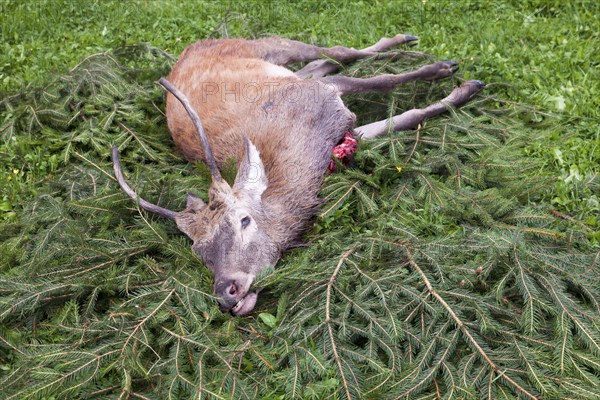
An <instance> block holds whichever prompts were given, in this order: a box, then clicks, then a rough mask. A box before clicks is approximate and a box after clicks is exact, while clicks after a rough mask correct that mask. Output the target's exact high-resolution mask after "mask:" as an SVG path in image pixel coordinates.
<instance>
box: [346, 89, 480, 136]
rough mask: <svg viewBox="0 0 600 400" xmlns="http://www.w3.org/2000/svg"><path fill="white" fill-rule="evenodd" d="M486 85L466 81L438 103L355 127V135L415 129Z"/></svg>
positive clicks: (467, 99) (461, 103) (460, 104)
mask: <svg viewBox="0 0 600 400" xmlns="http://www.w3.org/2000/svg"><path fill="white" fill-rule="evenodd" d="M484 87H485V84H484V83H483V82H481V81H476V80H471V81H466V82H464V83H463V84H462V85H460V86H458V87H456V88H454V90H453V91H452V93H450V94H449V95H448V96H447V97H446V98H444V99H443V100H441V101H439V102H437V103H434V104H431V105H429V106H427V107H425V108H415V109H412V110H409V111H406V112H404V113H402V114H400V115H396V116H395V117H392V118H391V119H388V120H383V121H377V122H373V123H371V124H367V125H363V126H359V127H358V128H355V129H354V132H355V135H356V136H358V137H361V138H363V139H372V138H375V137H378V136H381V135H383V134H385V133H387V132H390V131H392V132H397V131H406V130H409V129H414V128H416V127H417V126H418V125H419V124H420V123H421V122H423V120H425V119H427V118H432V117H435V116H436V115H439V114H441V113H443V112H445V111H447V110H448V109H450V108H456V107H460V106H462V105H463V104H465V103H466V102H467V101H469V100H470V99H471V98H473V96H475V95H476V94H477V93H479V91H480V90H481V89H483V88H484Z"/></svg>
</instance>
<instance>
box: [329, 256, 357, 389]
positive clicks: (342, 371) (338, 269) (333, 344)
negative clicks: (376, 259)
mask: <svg viewBox="0 0 600 400" xmlns="http://www.w3.org/2000/svg"><path fill="white" fill-rule="evenodd" d="M354 249H355V248H354V247H353V248H351V249H350V250H348V251H346V252H345V253H344V254H343V255H342V257H341V258H340V261H339V262H338V264H337V266H336V267H335V270H334V271H333V274H332V275H331V277H330V278H329V281H328V282H327V299H326V302H325V323H326V324H327V330H328V332H329V339H330V340H331V350H332V351H333V357H334V358H335V362H336V364H337V367H338V370H339V371H340V375H341V377H342V383H343V385H344V391H345V392H346V398H348V399H351V398H352V396H351V395H350V389H349V388H348V382H347V380H346V375H345V374H344V370H343V369H342V362H341V360H340V356H339V354H338V352H337V347H336V345H335V341H334V340H333V329H332V327H331V311H330V307H331V288H332V286H333V283H334V282H335V278H336V277H337V274H338V273H339V271H340V268H341V267H342V265H343V264H344V261H346V259H347V258H348V257H350V254H352V252H354Z"/></svg>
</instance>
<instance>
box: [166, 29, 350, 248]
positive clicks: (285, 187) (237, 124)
mask: <svg viewBox="0 0 600 400" xmlns="http://www.w3.org/2000/svg"><path fill="white" fill-rule="evenodd" d="M208 43H209V44H208V45H206V43H205V42H201V43H199V44H196V45H194V46H190V47H189V48H188V49H186V50H185V51H184V53H183V54H182V55H181V58H180V60H179V62H178V63H177V65H175V67H174V68H173V70H172V71H171V74H170V75H169V77H168V78H167V79H168V80H169V81H170V82H171V83H172V84H173V85H174V86H176V87H178V88H179V89H180V90H181V91H182V92H183V93H185V94H186V95H187V97H188V99H189V101H190V103H191V105H192V107H194V109H196V110H197V111H198V113H199V116H200V119H201V120H202V124H203V125H204V130H205V132H206V136H207V138H208V141H209V143H210V145H211V148H212V149H213V153H214V156H215V160H216V163H217V165H218V167H220V168H221V167H223V166H224V164H225V163H226V162H227V161H228V160H229V159H231V158H233V159H236V160H242V158H243V155H244V151H245V150H244V140H243V139H244V138H245V137H246V138H248V139H249V140H250V141H251V142H252V143H253V144H254V145H255V146H256V148H257V150H258V152H259V154H260V159H261V161H262V164H263V166H264V169H265V172H266V178H267V181H268V182H269V183H268V186H267V189H266V191H265V192H264V193H263V195H262V202H263V205H264V207H265V209H266V213H267V215H268V216H272V218H269V221H268V222H267V223H266V224H265V229H267V230H268V231H269V235H270V236H271V237H272V238H273V239H274V240H275V241H276V242H277V243H278V247H279V248H280V249H281V250H282V251H284V250H285V249H287V248H288V247H290V246H291V245H293V244H294V243H295V242H296V241H297V240H298V238H299V236H300V235H301V234H302V232H303V231H305V230H306V228H307V227H308V224H309V223H310V218H307V215H308V216H312V215H314V212H315V211H316V209H317V208H318V205H319V200H318V193H319V190H320V187H321V182H322V179H323V172H324V171H325V170H326V168H327V166H328V164H329V160H330V159H331V150H332V149H333V147H334V146H335V145H336V144H337V143H338V142H339V141H340V140H341V139H342V138H343V136H344V134H345V133H346V132H349V131H350V130H351V129H352V128H353V125H354V114H352V113H351V112H350V111H349V110H348V109H347V108H346V107H345V106H344V103H343V102H342V100H341V98H340V97H339V96H338V95H337V93H334V92H332V90H331V89H330V88H328V87H327V86H326V85H325V84H323V83H322V82H319V81H316V80H302V79H300V78H299V77H297V76H296V75H295V74H294V73H293V72H292V71H290V70H288V69H286V68H284V67H281V66H278V65H274V64H272V63H270V62H268V61H265V60H262V59H257V58H250V57H251V56H252V54H251V53H250V51H249V50H248V48H247V46H248V42H245V41H243V42H241V45H240V41H238V40H224V41H219V44H218V45H212V46H211V45H210V43H211V42H208ZM244 44H246V46H244ZM223 54H225V55H223ZM167 121H168V126H169V130H170V131H171V135H172V137H173V140H174V142H175V144H176V145H177V147H178V148H179V149H180V150H181V151H182V153H183V154H184V155H185V157H186V158H187V159H188V160H190V161H195V160H204V161H205V158H204V152H203V149H202V146H201V144H200V141H199V139H198V134H197V133H196V130H195V128H194V126H193V124H192V122H191V121H190V118H189V116H188V115H187V113H186V111H185V110H184V108H183V107H182V106H181V104H180V103H179V102H178V101H177V99H175V98H174V97H173V96H167Z"/></svg>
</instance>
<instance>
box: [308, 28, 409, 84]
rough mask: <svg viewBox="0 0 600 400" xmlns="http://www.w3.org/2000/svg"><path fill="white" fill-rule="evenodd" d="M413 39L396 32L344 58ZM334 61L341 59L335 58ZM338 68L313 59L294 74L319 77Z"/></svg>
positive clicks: (365, 54) (326, 62)
mask: <svg viewBox="0 0 600 400" xmlns="http://www.w3.org/2000/svg"><path fill="white" fill-rule="evenodd" d="M415 40H417V38H416V37H414V36H410V35H402V34H398V35H396V36H394V37H392V38H381V39H379V41H378V42H377V43H375V44H374V45H372V46H369V47H367V48H364V49H362V50H360V51H361V53H362V54H359V56H360V57H357V58H354V59H351V60H346V61H347V62H348V61H356V60H358V59H359V58H364V57H367V56H368V55H369V54H374V53H379V52H382V51H387V50H389V49H392V48H394V47H398V46H400V45H402V44H406V43H410V42H414V41H415ZM355 55H356V54H355ZM336 61H341V60H337V59H336ZM338 69H339V65H337V64H335V63H333V62H331V61H328V60H315V61H312V62H310V63H308V64H307V65H306V66H304V68H302V69H300V70H298V71H296V75H298V76H299V77H300V78H302V79H304V78H308V77H312V78H321V77H323V76H325V75H329V74H332V73H334V72H337V70H338Z"/></svg>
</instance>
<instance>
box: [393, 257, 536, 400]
mask: <svg viewBox="0 0 600 400" xmlns="http://www.w3.org/2000/svg"><path fill="white" fill-rule="evenodd" d="M404 250H405V251H406V254H407V256H408V260H409V262H410V265H411V267H412V268H414V269H415V270H416V271H417V272H418V274H419V276H420V277H421V280H422V281H423V283H424V284H425V287H426V288H427V291H428V293H429V294H430V295H431V296H433V297H435V299H436V300H437V301H438V302H439V303H440V304H441V305H442V306H443V307H444V309H445V310H446V312H447V313H448V315H449V316H450V318H452V320H454V322H455V323H456V325H457V326H458V328H459V329H460V330H461V331H462V332H463V334H464V335H465V337H466V338H467V340H468V341H469V343H470V344H471V345H472V346H473V347H474V348H475V349H476V350H477V353H479V355H480V356H481V357H482V358H483V359H484V360H485V362H486V363H487V364H488V365H489V366H490V368H491V369H492V370H493V372H494V373H495V374H497V376H498V377H502V378H503V379H504V380H506V381H507V382H508V383H510V384H511V385H512V386H513V387H514V388H515V389H516V390H517V392H518V393H521V394H523V395H525V396H527V397H529V398H530V399H533V400H537V398H538V397H537V395H534V394H532V393H530V392H529V391H528V390H526V389H525V388H523V387H522V386H521V385H520V384H519V383H517V382H516V381H515V380H514V379H513V378H511V377H510V376H508V375H507V374H506V373H505V372H503V371H501V370H500V368H498V366H497V365H496V363H494V361H492V359H491V358H490V356H489V355H488V354H487V352H486V351H485V350H484V349H483V348H482V347H481V346H480V345H479V343H478V342H477V340H476V339H475V337H474V336H473V334H472V333H471V332H470V330H469V329H468V328H467V326H466V325H465V324H464V322H463V321H462V320H461V319H460V318H459V317H458V315H456V313H455V312H454V310H453V309H452V307H450V305H449V304H448V303H447V302H446V301H445V300H444V298H443V297H442V296H440V294H439V293H438V292H437V291H436V290H435V289H434V288H433V285H432V284H431V282H430V281H429V279H428V278H427V275H425V273H424V272H423V270H422V269H421V267H419V265H418V264H417V263H416V262H415V260H414V257H413V255H412V254H411V251H410V250H409V249H408V248H407V247H404ZM490 377H491V375H490Z"/></svg>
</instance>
